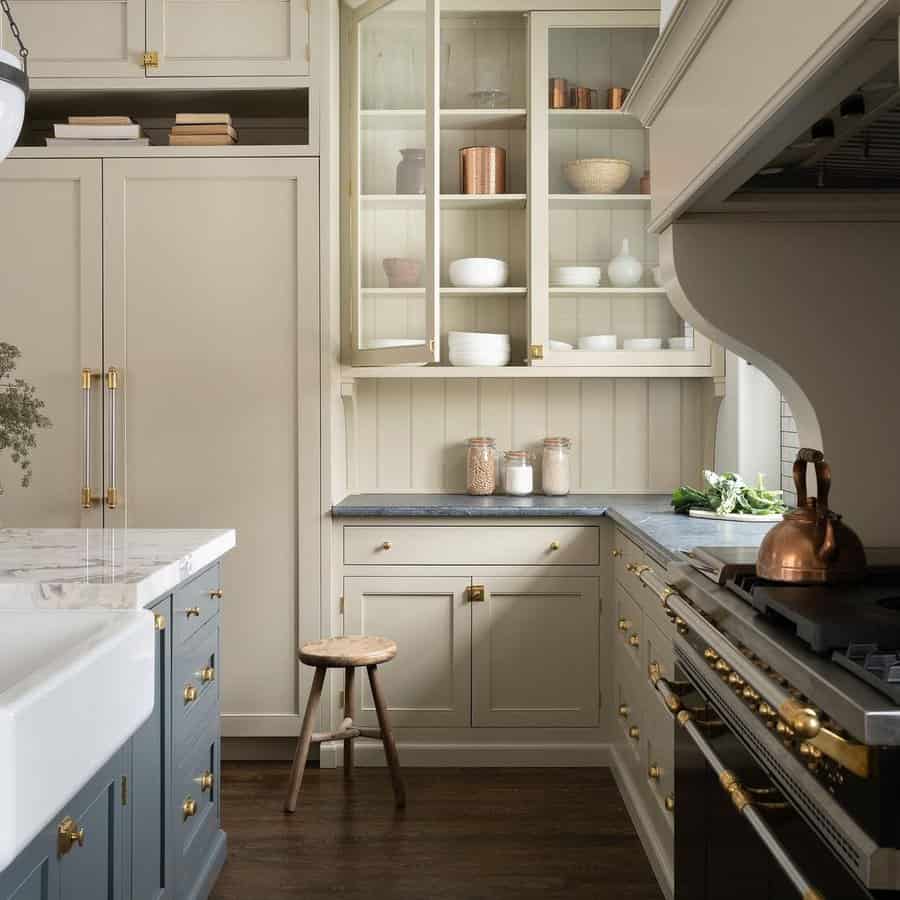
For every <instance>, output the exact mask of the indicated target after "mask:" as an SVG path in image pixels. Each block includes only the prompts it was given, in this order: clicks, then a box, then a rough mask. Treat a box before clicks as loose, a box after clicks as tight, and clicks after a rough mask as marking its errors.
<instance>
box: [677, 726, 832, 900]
mask: <svg viewBox="0 0 900 900" xmlns="http://www.w3.org/2000/svg"><path fill="white" fill-rule="evenodd" d="M676 718H677V721H678V724H679V725H680V726H681V727H682V728H683V729H684V730H685V731H686V732H687V733H688V734H689V735H690V737H691V740H692V741H693V742H694V743H695V744H696V745H697V749H698V750H699V751H700V752H701V753H702V754H703V756H704V758H705V759H706V761H707V762H708V763H709V766H710V768H711V769H712V770H713V772H714V773H715V775H716V777H717V778H718V779H719V784H720V785H721V786H722V789H723V790H724V791H725V792H726V793H727V794H728V795H729V796H730V797H731V802H732V803H733V804H734V807H735V809H736V810H737V811H738V813H740V814H741V815H742V816H743V817H744V818H745V819H746V820H747V821H748V822H749V823H750V827H751V828H753V830H754V831H755V832H756V834H757V837H759V839H760V840H761V841H762V842H763V843H764V844H765V845H766V847H767V849H768V850H769V852H770V853H771V854H772V856H773V857H774V858H775V861H776V862H777V863H778V866H779V868H780V869H781V871H782V872H784V874H785V875H786V876H787V878H788V880H789V881H790V882H791V884H792V885H793V886H794V887H795V888H796V889H797V893H798V894H799V895H800V896H801V897H803V898H804V900H824V897H823V895H822V894H820V893H819V892H818V891H817V890H816V889H815V888H814V887H813V886H812V884H810V882H809V880H808V879H807V877H806V876H805V875H804V874H803V872H802V871H801V870H800V867H799V866H798V865H797V864H796V863H795V862H794V861H793V860H792V859H791V857H790V856H789V855H788V852H787V850H785V848H784V846H783V845H782V843H781V842H780V841H779V840H778V838H777V837H776V836H775V835H774V834H773V832H772V831H771V829H770V828H769V826H768V825H767V824H766V821H765V819H764V818H763V817H762V815H760V813H759V812H758V811H757V810H756V809H754V808H753V803H754V801H753V800H752V799H751V796H750V792H749V791H748V790H747V789H746V788H745V787H744V786H743V785H742V784H741V783H740V782H739V781H738V780H737V778H736V777H735V776H734V774H733V773H732V772H730V771H729V770H728V769H727V768H725V766H724V764H723V763H722V761H721V760H720V759H719V757H718V756H717V755H716V752H715V750H713V748H712V747H711V746H710V744H709V742H708V741H707V740H706V738H705V737H704V736H703V734H702V733H701V732H700V730H699V729H698V728H697V726H696V724H695V723H694V721H693V717H692V715H691V713H690V712H689V711H688V710H686V709H683V710H681V712H679V713H678V716H677V717H676Z"/></svg>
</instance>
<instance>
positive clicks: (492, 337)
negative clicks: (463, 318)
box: [447, 331, 509, 346]
mask: <svg viewBox="0 0 900 900" xmlns="http://www.w3.org/2000/svg"><path fill="white" fill-rule="evenodd" d="M447 340H448V341H449V342H450V343H451V344H454V345H462V344H477V345H479V346H488V345H493V346H496V345H508V344H509V335H508V334H491V333H489V332H487V331H484V332H481V331H448V332H447Z"/></svg>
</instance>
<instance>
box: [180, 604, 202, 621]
mask: <svg viewBox="0 0 900 900" xmlns="http://www.w3.org/2000/svg"><path fill="white" fill-rule="evenodd" d="M184 614H185V616H186V617H187V618H188V619H189V618H190V617H191V616H197V617H198V618H199V617H200V607H199V606H189V607H188V608H187V609H186V610H185V611H184Z"/></svg>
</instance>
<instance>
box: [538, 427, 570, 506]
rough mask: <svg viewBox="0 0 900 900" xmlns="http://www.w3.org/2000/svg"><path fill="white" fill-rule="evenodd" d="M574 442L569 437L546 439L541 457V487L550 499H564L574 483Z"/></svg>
mask: <svg viewBox="0 0 900 900" xmlns="http://www.w3.org/2000/svg"><path fill="white" fill-rule="evenodd" d="M571 455H572V441H571V440H570V439H569V438H567V437H548V438H544V452H543V454H542V456H541V471H542V475H541V487H542V488H543V491H544V493H545V494H547V495H548V496H550V497H563V496H565V495H566V494H568V493H569V490H570V488H571V483H572V475H571V464H570V458H571Z"/></svg>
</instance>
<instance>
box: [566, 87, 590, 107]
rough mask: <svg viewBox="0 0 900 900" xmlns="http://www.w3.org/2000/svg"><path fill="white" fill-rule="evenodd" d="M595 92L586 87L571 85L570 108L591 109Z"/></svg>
mask: <svg viewBox="0 0 900 900" xmlns="http://www.w3.org/2000/svg"><path fill="white" fill-rule="evenodd" d="M595 93H596V91H592V90H591V89H590V88H588V87H573V88H572V89H571V90H570V91H569V105H570V106H571V107H572V109H593V108H594V94H595Z"/></svg>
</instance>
